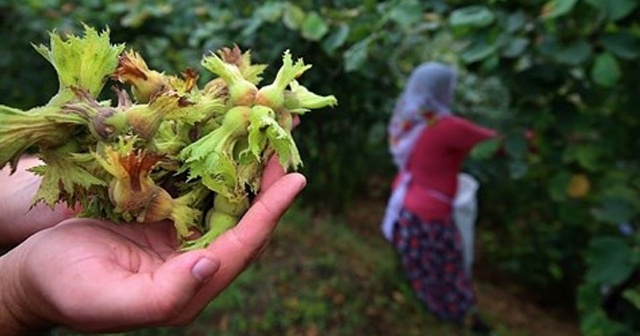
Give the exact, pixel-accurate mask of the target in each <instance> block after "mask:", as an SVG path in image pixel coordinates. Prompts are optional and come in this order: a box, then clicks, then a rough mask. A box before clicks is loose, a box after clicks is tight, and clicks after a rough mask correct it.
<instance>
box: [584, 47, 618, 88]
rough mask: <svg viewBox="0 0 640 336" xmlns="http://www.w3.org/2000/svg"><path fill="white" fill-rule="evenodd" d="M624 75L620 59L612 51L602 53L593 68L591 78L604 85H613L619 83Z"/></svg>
mask: <svg viewBox="0 0 640 336" xmlns="http://www.w3.org/2000/svg"><path fill="white" fill-rule="evenodd" d="M620 77H622V72H621V70H620V66H619V65H618V61H617V60H616V58H615V57H614V56H613V55H611V54H610V53H603V54H600V55H599V56H598V57H597V58H596V60H595V63H594V64H593V68H592V69H591V78H592V79H593V81H594V82H595V83H596V84H598V85H600V86H604V87H612V86H614V85H616V83H618V81H619V80H620Z"/></svg>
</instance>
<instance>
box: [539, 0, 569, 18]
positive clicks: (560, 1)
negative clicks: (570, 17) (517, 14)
mask: <svg viewBox="0 0 640 336" xmlns="http://www.w3.org/2000/svg"><path fill="white" fill-rule="evenodd" d="M577 2H578V0H552V1H549V2H547V3H546V4H545V5H544V7H543V8H542V14H541V16H542V17H543V18H544V19H555V18H558V17H561V16H564V15H566V14H568V13H569V12H571V10H572V9H573V7H574V6H575V5H576V3H577Z"/></svg>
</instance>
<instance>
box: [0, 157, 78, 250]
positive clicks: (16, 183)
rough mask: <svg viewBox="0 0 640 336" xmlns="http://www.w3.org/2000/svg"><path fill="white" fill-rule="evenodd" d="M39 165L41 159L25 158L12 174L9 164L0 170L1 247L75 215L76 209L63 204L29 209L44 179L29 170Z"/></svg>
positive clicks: (15, 243) (40, 205) (20, 240)
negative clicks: (52, 207)
mask: <svg viewBox="0 0 640 336" xmlns="http://www.w3.org/2000/svg"><path fill="white" fill-rule="evenodd" d="M40 164H42V162H41V161H40V160H38V159H37V158H35V157H25V158H23V159H21V160H20V162H19V164H18V167H17V170H16V172H15V173H14V174H13V175H10V172H11V169H10V168H9V167H8V166H6V167H4V168H3V169H2V170H0V214H2V216H0V246H13V245H17V244H19V243H20V242H22V241H23V240H25V239H27V237H29V236H31V235H32V234H34V233H36V232H38V231H40V230H42V229H45V228H48V227H50V226H53V225H56V224H58V223H60V222H62V221H63V220H65V219H68V218H71V217H74V216H75V214H76V210H74V209H71V208H69V207H67V206H66V205H65V204H62V203H60V204H58V205H56V207H55V208H54V209H51V208H49V207H48V206H47V205H45V204H44V203H39V204H37V205H36V206H34V207H33V208H31V209H30V207H31V203H32V202H33V197H34V196H35V195H36V192H37V191H38V187H39V186H40V181H41V180H42V179H41V178H40V177H39V176H37V175H35V174H33V173H31V172H29V171H27V169H29V168H31V167H33V166H37V165H40Z"/></svg>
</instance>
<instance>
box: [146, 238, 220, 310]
mask: <svg viewBox="0 0 640 336" xmlns="http://www.w3.org/2000/svg"><path fill="white" fill-rule="evenodd" d="M206 252H208V251H206V250H202V251H200V250H199V251H192V252H186V253H182V254H180V255H177V256H176V257H174V258H172V259H170V260H168V261H167V262H166V263H165V264H163V265H162V266H160V268H158V269H157V270H156V271H155V272H154V273H153V278H154V281H153V282H154V285H155V286H156V293H155V295H156V297H161V298H163V299H162V301H163V302H162V306H161V307H158V308H159V310H160V315H164V317H169V316H167V315H168V314H171V313H172V312H173V313H175V312H176V311H181V310H182V309H181V308H182V307H185V306H186V305H187V304H189V302H190V301H191V300H192V298H193V296H194V295H196V293H198V291H199V290H200V288H202V286H203V285H204V284H206V283H207V282H208V281H209V280H210V279H211V278H212V277H213V275H214V274H215V273H216V272H217V271H218V270H219V269H220V261H218V260H217V259H216V258H214V257H212V256H211V255H210V254H209V253H206Z"/></svg>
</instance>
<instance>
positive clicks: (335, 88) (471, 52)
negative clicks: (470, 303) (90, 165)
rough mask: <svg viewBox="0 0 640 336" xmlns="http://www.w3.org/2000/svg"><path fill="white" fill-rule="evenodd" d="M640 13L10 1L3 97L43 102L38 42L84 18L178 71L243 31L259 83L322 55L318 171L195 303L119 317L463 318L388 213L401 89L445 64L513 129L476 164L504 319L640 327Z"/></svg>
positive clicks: (449, 4)
mask: <svg viewBox="0 0 640 336" xmlns="http://www.w3.org/2000/svg"><path fill="white" fill-rule="evenodd" d="M639 19H640V6H639V4H638V2H636V1H635V0H552V1H548V0H509V1H507V0H488V1H463V0H451V1H444V0H431V1H419V0H387V1H372V0H364V1H363V0H358V1H355V0H353V1H350V0H333V1H328V0H325V1H312V0H300V1H291V2H290V1H266V2H256V1H243V0H229V1H222V0H221V1H215V2H214V1H205V0H169V1H139V0H119V1H110V0H95V1H94V0H84V1H64V0H0V45H1V46H2V52H0V75H1V78H2V80H1V81H0V103H1V104H4V105H9V106H14V107H21V108H29V107H33V106H37V105H39V104H44V103H45V102H46V101H47V100H48V99H49V97H51V96H52V95H53V94H54V93H55V91H56V90H57V85H58V82H57V79H56V77H55V72H54V70H53V68H51V66H50V65H49V64H48V63H47V61H46V60H45V59H44V58H42V57H41V56H40V55H39V54H38V53H37V52H35V50H34V49H33V47H32V44H36V45H37V44H48V40H49V36H48V33H49V32H51V31H54V30H55V31H56V32H58V33H76V34H81V32H82V23H86V24H88V25H90V26H93V27H95V28H97V29H104V28H106V27H108V28H109V29H110V31H111V40H112V42H113V43H126V44H127V46H128V47H130V48H134V49H136V50H138V51H140V52H141V54H142V56H143V57H144V58H145V59H146V60H147V62H148V63H149V65H150V67H152V68H154V69H156V70H160V71H165V72H167V73H176V74H177V73H180V72H181V71H182V70H184V69H185V68H186V67H191V68H193V69H196V70H198V71H202V69H201V67H200V59H201V57H202V56H203V55H204V54H207V53H209V52H210V51H215V50H217V49H219V48H222V47H230V46H233V44H237V45H238V46H239V47H240V48H241V49H242V50H246V49H250V50H251V53H252V56H253V60H254V62H256V63H264V64H269V65H270V67H269V68H268V69H267V72H266V74H265V76H264V77H265V80H266V81H267V82H268V81H270V80H271V79H272V78H273V76H274V75H275V71H276V70H277V69H278V68H279V65H280V58H281V55H282V52H283V51H284V50H285V49H290V50H291V52H292V54H293V56H294V57H302V58H304V60H305V63H309V64H313V68H312V69H311V70H309V71H308V72H307V73H305V74H304V76H303V77H302V78H300V82H301V83H302V84H303V85H305V86H307V87H308V88H309V89H311V90H312V91H314V92H316V93H318V94H322V95H328V94H333V95H335V96H336V97H337V98H338V101H339V105H338V106H337V107H336V108H333V109H323V110H318V111H313V112H311V113H309V114H306V115H304V116H303V118H302V123H301V125H300V126H299V127H298V128H297V129H296V131H295V134H294V136H295V138H296V141H297V143H298V146H299V148H300V151H301V154H302V158H303V161H304V167H303V168H302V171H303V173H304V174H305V175H306V176H307V178H308V180H309V184H308V186H307V188H306V189H305V191H304V192H303V194H302V196H301V198H300V200H299V201H298V202H297V203H296V205H295V207H294V208H293V209H292V210H291V211H289V213H288V214H287V216H286V217H285V218H284V219H283V221H282V224H281V225H280V227H279V228H278V230H277V232H276V235H275V237H274V239H273V241H272V244H271V246H270V248H269V249H268V250H267V252H266V253H265V254H264V255H263V256H262V258H261V259H260V260H259V261H258V262H257V263H256V264H255V265H253V266H252V267H251V268H249V270H248V271H247V272H246V273H245V274H243V275H242V276H241V277H240V278H239V279H238V281H237V282H235V283H234V284H233V285H232V286H231V287H230V288H229V289H228V291H226V292H224V293H223V295H221V296H220V297H219V298H218V299H217V300H215V301H214V302H213V303H212V304H211V305H210V306H209V307H207V309H206V310H205V311H204V312H203V314H202V315H201V317H200V318H199V319H198V320H196V321H195V322H194V323H193V324H191V325H189V326H185V327H181V328H158V329H148V330H142V331H137V332H131V333H127V335H209V334H211V335H309V336H313V335H424V334H427V335H458V334H460V335H462V333H461V331H459V330H458V329H457V328H455V327H454V326H452V325H448V324H444V323H442V322H439V321H437V320H436V319H434V318H432V317H430V315H429V314H428V313H427V312H426V311H425V310H424V309H423V308H422V307H421V306H420V304H419V303H418V302H417V301H416V300H415V299H414V298H413V296H412V294H411V291H410V289H409V287H408V286H407V284H405V283H404V278H403V275H402V271H401V270H400V268H399V265H397V264H396V260H395V255H394V253H393V251H392V249H391V247H390V246H389V245H387V243H386V242H385V241H384V240H383V238H382V235H381V234H380V231H379V224H380V220H381V218H382V214H383V211H384V207H385V205H386V198H387V197H388V194H389V184H390V181H391V179H392V177H393V174H394V168H393V166H392V163H391V158H390V156H389V154H388V152H387V143H386V125H387V121H388V119H389V116H390V113H391V110H392V107H393V104H394V102H395V99H396V98H397V96H398V94H399V93H400V91H401V89H402V85H403V83H404V81H405V79H406V76H407V75H408V73H409V72H410V71H411V70H412V69H413V67H415V66H416V65H418V64H420V63H421V62H424V61H428V60H440V61H444V62H448V63H450V64H454V65H455V66H456V67H457V68H458V69H459V86H458V90H457V93H456V94H457V96H456V100H455V108H454V111H455V113H457V114H460V115H463V116H465V117H467V118H470V119H472V120H474V121H477V122H479V123H481V124H483V125H486V126H489V127H493V128H495V129H497V130H498V131H500V132H501V133H502V134H504V135H505V146H504V151H505V155H503V156H501V157H500V158H499V159H496V158H494V156H493V152H494V151H495V150H496V147H497V144H496V143H495V142H491V141H489V142H486V143H484V144H483V145H481V146H479V147H477V148H476V149H475V150H474V152H473V153H472V155H471V156H470V157H469V158H468V160H467V161H466V162H465V171H466V172H469V173H471V174H472V175H474V176H475V177H476V178H478V179H479V180H480V182H481V187H480V192H479V206H480V208H479V218H478V222H477V228H476V243H477V244H476V263H475V266H474V274H475V276H476V286H477V288H478V295H479V301H480V302H479V303H480V307H481V308H482V313H483V314H484V315H486V316H487V319H488V320H489V321H490V322H491V323H492V324H493V325H495V326H496V329H497V332H498V334H500V335H579V334H583V335H633V334H637V333H638V332H640V286H639V283H638V272H637V269H638V266H639V265H640V235H639V234H638V229H637V223H638V218H639V215H640V194H639V188H640V169H639V164H640V160H639V148H640V147H639V145H640V139H639V136H638V134H639V131H640V115H639V113H640V111H638V108H639V107H640V68H639V64H640V63H638V58H639V57H640V26H639V25H638V22H640V21H639ZM201 74H202V76H201V80H202V82H203V83H204V82H205V81H206V80H208V79H209V78H210V77H209V78H208V77H207V76H208V75H207V73H206V71H202V72H201ZM209 76H210V74H209ZM525 129H531V130H534V131H535V133H536V139H535V144H536V146H537V152H535V153H533V154H532V153H529V151H528V148H527V147H528V145H527V140H526V139H525V138H524V137H523V130H525ZM54 334H57V335H73V334H75V333H74V332H72V331H68V330H57V331H55V332H54Z"/></svg>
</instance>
